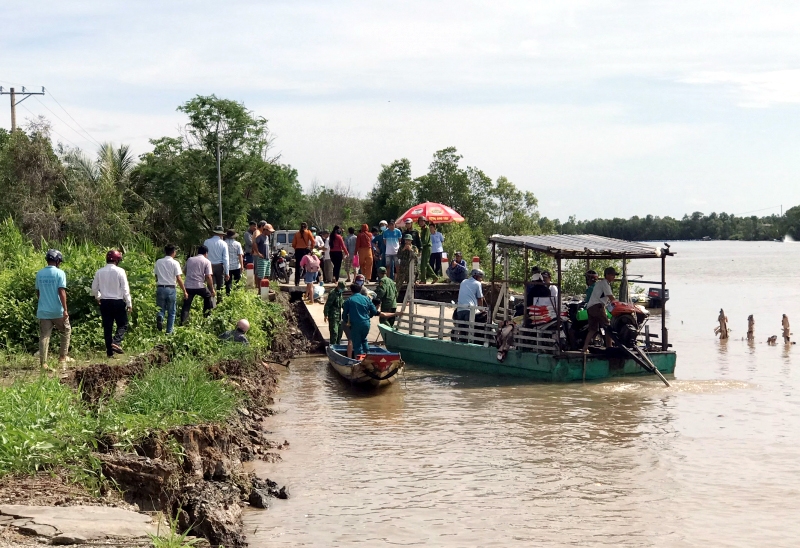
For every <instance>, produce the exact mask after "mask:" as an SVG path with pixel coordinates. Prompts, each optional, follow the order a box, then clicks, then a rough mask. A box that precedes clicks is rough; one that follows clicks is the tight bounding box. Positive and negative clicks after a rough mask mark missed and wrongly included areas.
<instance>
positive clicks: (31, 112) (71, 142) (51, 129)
mask: <svg viewBox="0 0 800 548" xmlns="http://www.w3.org/2000/svg"><path fill="white" fill-rule="evenodd" d="M18 106H21V107H22V108H24V109H25V110H27V111H28V112H30V114H31V116H33V117H36V114H34V113H33V111H32V110H31V109H29V108H28V107H27V106H25V105H18ZM50 131H52V132H53V133H55V134H56V135H58V136H59V137H61V138H62V139H64V140H65V141H67V142H69V143H70V144H72V146H74V147H75V148H76V149H78V150H80V149H81V147H79V146H78V145H76V144H75V142H74V141H72V140H71V139H67V138H66V137H64V136H63V135H61V134H60V133H59V132H57V131H56V130H54V129H53V128H52V126H51V127H50ZM73 131H75V130H73Z"/></svg>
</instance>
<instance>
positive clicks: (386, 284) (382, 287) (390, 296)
mask: <svg viewBox="0 0 800 548" xmlns="http://www.w3.org/2000/svg"><path fill="white" fill-rule="evenodd" d="M377 294H378V296H377V297H376V300H377V301H378V303H377V304H378V305H379V306H380V310H381V312H396V311H397V286H396V285H395V284H394V281H393V280H392V279H391V278H390V277H389V276H387V275H386V267H385V266H382V267H380V268H379V269H378V291H377ZM380 322H381V323H382V324H384V325H389V326H393V325H394V316H390V317H384V316H383V315H381V319H380Z"/></svg>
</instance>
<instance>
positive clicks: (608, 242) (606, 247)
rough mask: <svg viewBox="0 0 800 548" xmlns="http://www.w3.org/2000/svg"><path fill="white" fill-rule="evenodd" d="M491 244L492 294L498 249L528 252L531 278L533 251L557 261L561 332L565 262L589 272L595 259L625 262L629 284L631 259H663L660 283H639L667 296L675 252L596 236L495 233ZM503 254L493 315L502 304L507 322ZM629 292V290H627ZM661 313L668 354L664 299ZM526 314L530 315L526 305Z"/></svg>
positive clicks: (559, 326) (506, 269) (506, 273)
mask: <svg viewBox="0 0 800 548" xmlns="http://www.w3.org/2000/svg"><path fill="white" fill-rule="evenodd" d="M489 243H491V244H492V273H491V280H490V281H491V285H492V293H494V291H495V284H496V283H497V281H498V280H497V273H496V266H497V248H498V246H499V247H500V248H501V252H502V251H503V250H504V249H503V248H518V249H524V251H525V276H526V278H527V277H528V254H529V252H530V251H533V252H535V253H542V254H545V255H549V256H551V257H553V258H554V259H555V260H556V270H557V278H556V287H558V305H557V308H556V315H557V320H556V324H557V330H558V331H557V332H558V333H561V330H562V320H561V304H562V301H561V296H562V292H561V283H562V261H563V260H570V259H573V260H574V259H577V260H581V259H583V260H585V261H586V269H587V270H589V269H590V268H591V261H592V259H612V260H622V281H623V282H624V283H627V262H628V260H630V259H660V260H661V280H660V281H649V280H639V281H640V282H642V283H652V284H659V285H660V286H661V295H662V297H663V295H665V294H666V285H667V280H666V272H667V266H666V265H667V263H666V259H667V257H670V256H673V255H675V252H674V251H670V249H669V247H670V246H669V244H666V243H665V244H664V246H665V247H661V248H659V247H653V246H651V245H648V244H644V243H640V242H630V241H627V240H619V239H616V238H607V237H605V236H597V235H594V234H577V235H572V234H550V235H540V236H504V235H502V234H495V235H493V236H492V237H491V238H489ZM502 255H503V278H502V285H501V288H500V294H499V295H498V297H497V299H496V300H495V307H494V313H493V314H492V317H493V319H495V318H496V317H497V316H498V315H499V314H500V309H499V306H500V304H501V303H503V308H502V315H503V318H504V319H508V313H509V309H510V306H509V296H510V294H509V288H508V285H509V282H510V280H509V262H508V253H502ZM626 289H627V288H626ZM661 306H662V312H661V350H662V351H667V350H668V349H669V346H670V345H669V337H668V332H667V325H666V301H665V300H664V299H663V298H662V304H661ZM525 308H526V313H527V306H526V307H525Z"/></svg>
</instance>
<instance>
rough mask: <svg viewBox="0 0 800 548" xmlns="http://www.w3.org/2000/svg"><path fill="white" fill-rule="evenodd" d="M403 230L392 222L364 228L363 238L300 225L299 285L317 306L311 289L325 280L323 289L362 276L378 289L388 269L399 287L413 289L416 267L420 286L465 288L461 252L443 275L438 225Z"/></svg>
mask: <svg viewBox="0 0 800 548" xmlns="http://www.w3.org/2000/svg"><path fill="white" fill-rule="evenodd" d="M403 227H404V228H403V229H402V230H401V229H400V228H398V226H397V224H396V222H395V220H394V219H390V220H389V221H381V222H380V223H379V224H378V226H373V227H372V228H370V226H369V225H367V224H362V225H361V227H360V228H359V230H358V232H356V229H355V228H353V227H350V228H348V229H347V234H345V233H344V230H343V229H342V228H341V227H340V226H339V225H336V226H334V227H333V230H331V231H328V230H325V229H322V230H317V228H316V227H314V226H312V227H310V228H309V225H308V224H307V223H301V225H300V229H299V230H298V231H297V232H296V233H295V234H294V237H293V239H292V248H293V250H294V257H295V265H296V266H295V278H294V282H295V285H300V283H301V279H302V281H303V283H305V284H306V286H307V289H306V295H307V298H308V299H309V300H310V302H313V293H312V288H311V287H310V286H311V285H312V284H315V283H317V282H318V281H319V280H320V279H321V280H322V281H323V282H324V283H337V282H338V281H339V280H340V279H341V278H342V277H344V278H345V283H350V282H351V281H352V280H354V279H355V276H356V275H358V274H361V275H363V276H364V277H365V279H366V280H368V281H370V282H376V283H377V282H378V281H379V278H380V276H379V269H380V268H381V267H383V268H385V269H386V277H388V278H389V279H391V280H393V281H395V282H396V283H398V284H404V283H408V277H409V266H410V265H411V264H412V263H413V264H415V265H416V266H417V276H416V278H417V283H420V284H426V283H428V281H432V282H434V283H435V282H439V281H449V282H453V283H461V282H462V281H463V280H464V279H466V278H467V273H468V271H467V263H466V261H464V259H463V257H462V254H461V252H458V251H457V252H456V253H455V254H454V257H453V258H452V260H450V262H449V264H448V265H447V268H446V270H445V271H444V272H443V271H442V258H443V256H444V239H445V236H444V234H442V233H441V232H439V230H438V227H437V226H436V224H435V223H430V222H428V220H427V219H426V218H425V217H419V218H418V219H417V228H415V227H414V221H413V220H412V219H410V218H408V219H404V220H403Z"/></svg>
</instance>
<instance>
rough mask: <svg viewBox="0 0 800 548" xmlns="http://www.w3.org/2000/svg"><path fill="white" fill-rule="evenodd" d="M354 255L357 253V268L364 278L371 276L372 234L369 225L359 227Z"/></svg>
mask: <svg viewBox="0 0 800 548" xmlns="http://www.w3.org/2000/svg"><path fill="white" fill-rule="evenodd" d="M356 253H358V267H359V269H360V270H361V273H362V274H364V276H367V277H369V276H372V232H370V231H369V225H361V231H360V232H359V233H358V238H357V239H356Z"/></svg>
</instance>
